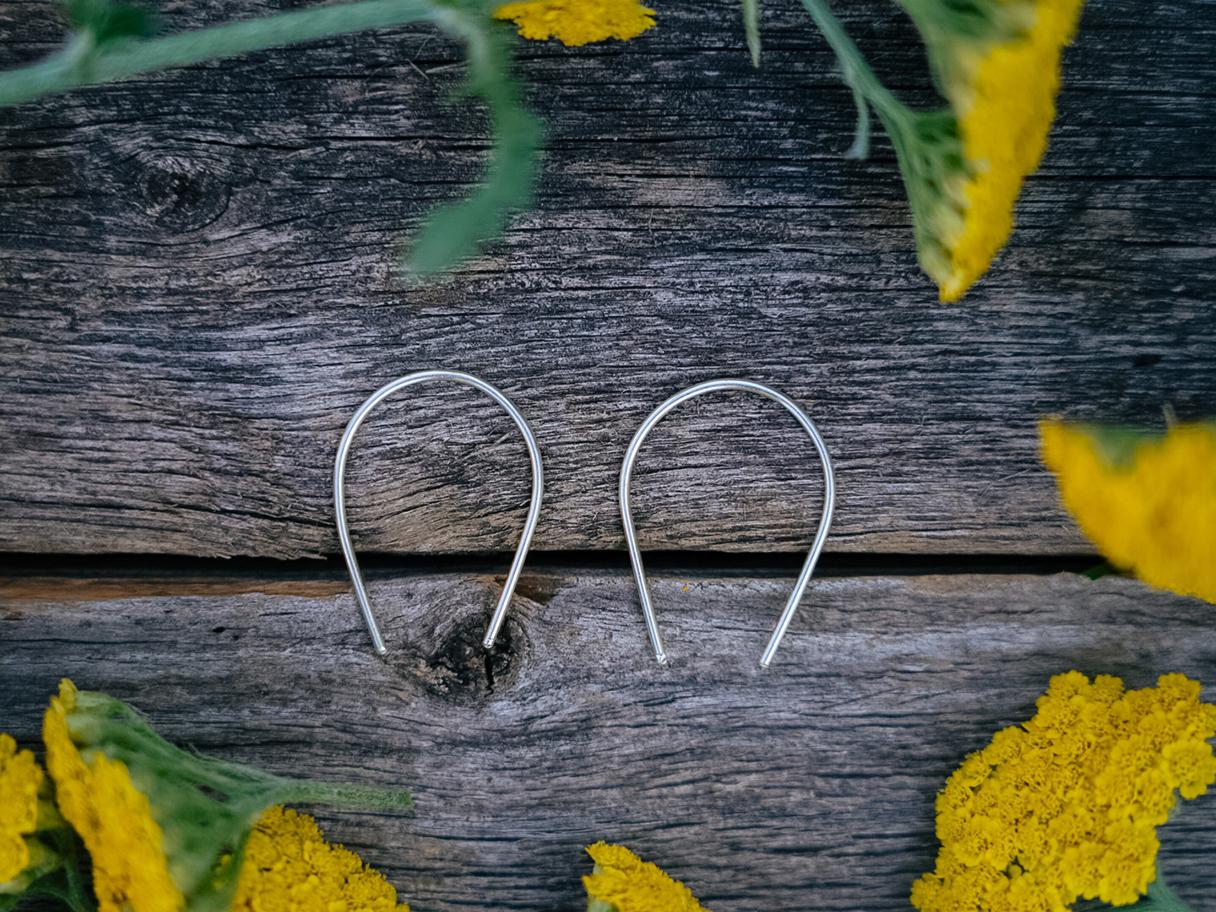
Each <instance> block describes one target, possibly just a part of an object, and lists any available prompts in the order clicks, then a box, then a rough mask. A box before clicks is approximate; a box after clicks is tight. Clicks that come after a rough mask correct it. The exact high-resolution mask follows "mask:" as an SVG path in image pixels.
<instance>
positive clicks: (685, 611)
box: [0, 569, 1216, 912]
mask: <svg viewBox="0 0 1216 912" xmlns="http://www.w3.org/2000/svg"><path fill="white" fill-rule="evenodd" d="M788 584H789V580H786V579H778V578H742V579H740V578H735V579H724V578H716V577H706V576H682V577H675V576H668V577H663V578H660V579H658V580H656V585H655V595H656V600H657V606H658V610H659V613H660V623H661V625H662V627H663V630H664V632H665V633H666V635H667V637H668V640H669V647H670V653H671V656H672V663H671V665H670V666H669V667H667V668H660V667H658V666H657V665H655V664H654V662H653V659H652V658H651V656H650V654H649V651H648V649H647V645H646V641H645V632H644V629H643V625H642V623H641V619H640V617H639V612H638V609H637V607H636V602H635V599H634V594H633V591H632V588H631V583H630V581H629V580H628V579H627V578H626V577H625V576H623V575H614V574H607V573H598V574H597V573H589V572H567V571H563V572H551V571H545V570H543V569H541V570H535V571H532V572H529V573H528V574H527V576H526V577H525V579H524V580H523V583H522V585H521V587H520V595H521V597H520V598H519V599H518V600H517V603H516V605H515V606H514V609H513V612H512V615H511V620H510V621H509V623H508V627H507V639H506V641H505V642H504V644H503V646H502V648H501V649H500V650H499V651H498V652H497V653H496V654H495V655H494V656H493V657H492V659H491V661H490V662H489V664H488V666H487V663H486V661H485V658H484V657H483V655H482V654H481V653H480V651H479V650H478V648H477V646H476V644H477V641H478V640H479V639H480V635H481V629H482V625H483V624H484V622H485V619H486V617H487V615H488V611H489V608H490V606H491V605H492V602H493V599H494V596H495V594H496V591H497V588H496V587H497V583H496V581H495V579H494V578H493V577H492V576H489V575H480V574H451V575H443V576H413V577H406V578H394V579H380V580H377V581H375V582H374V584H373V586H372V590H373V597H374V601H375V603H376V605H377V606H378V608H379V612H380V615H381V617H382V619H383V621H384V624H385V627H386V628H387V631H386V632H387V635H388V638H389V642H390V644H391V647H392V652H391V653H390V655H389V657H388V659H387V660H381V659H378V658H376V657H375V656H374V655H373V654H372V653H371V651H370V649H369V647H368V642H367V636H366V633H365V632H364V630H363V629H362V627H361V625H360V622H359V620H358V617H357V613H356V611H355V609H354V606H353V603H352V601H351V598H350V596H349V594H348V593H346V592H338V591H337V588H338V587H336V586H333V585H331V584H326V585H330V588H329V589H318V588H317V586H319V585H322V584H321V583H311V584H303V583H302V584H300V586H301V588H300V589H299V590H298V591H297V592H296V593H295V594H291V593H289V592H286V591H284V590H283V588H282V584H281V582H280V581H276V580H269V581H267V585H268V586H269V587H271V588H272V589H273V590H274V592H273V594H261V593H257V592H245V593H243V594H241V593H236V592H235V591H233V592H228V593H225V592H223V591H222V588H221V587H218V586H217V585H211V586H209V587H202V588H195V589H192V588H191V586H190V585H185V584H183V585H181V586H179V588H178V591H177V592H176V593H174V594H162V595H160V596H156V597H152V596H140V597H129V598H116V597H115V590H114V583H113V581H104V585H103V587H102V588H101V589H98V590H95V591H91V590H90V589H89V587H88V586H87V585H84V584H81V585H80V586H79V587H78V589H77V591H76V592H75V594H73V595H71V596H69V597H66V598H65V596H64V594H63V593H62V592H61V591H59V592H55V593H51V594H50V595H49V596H48V595H47V594H45V593H44V594H43V595H41V596H40V595H39V594H38V592H37V590H36V589H33V588H28V587H27V589H26V590H25V591H24V593H23V594H20V593H16V592H14V591H13V590H11V589H10V590H9V597H7V598H5V600H4V601H3V602H0V728H3V729H7V730H10V731H13V732H14V733H15V734H16V735H18V736H19V737H20V738H22V739H23V740H25V741H27V742H30V743H32V742H33V740H34V739H35V737H36V733H37V726H38V717H39V714H40V712H41V710H42V708H43V706H44V705H45V701H46V698H47V695H48V693H49V692H50V691H51V690H52V688H53V687H54V684H55V682H56V680H57V679H58V678H59V676H61V675H70V676H72V677H74V678H75V679H76V681H77V683H78V684H79V685H80V686H84V687H93V688H102V689H106V690H108V691H110V692H112V693H114V694H116V695H119V696H122V697H124V698H126V699H129V700H131V701H132V702H134V703H135V704H136V705H138V706H139V707H141V708H142V709H143V710H145V711H146V712H147V713H148V715H149V716H150V717H151V719H152V720H153V722H154V723H155V724H156V725H157V727H158V728H159V729H160V730H161V731H162V732H164V733H165V734H166V735H167V736H169V737H170V738H173V739H175V740H177V741H180V742H184V743H189V744H192V745H194V746H196V747H197V748H198V749H200V750H202V751H205V752H209V753H214V754H217V755H220V756H223V757H226V758H230V759H240V760H244V761H249V762H253V763H257V764H260V765H263V766H265V767H268V768H270V769H273V770H276V771H281V772H284V773H288V772H290V773H294V774H297V775H299V774H305V775H315V776H322V777H337V778H346V779H353V780H359V781H370V782H378V783H384V784H394V785H408V786H409V787H411V788H412V789H413V790H414V791H415V793H416V798H417V811H416V813H415V814H414V815H413V816H407V817H396V816H376V815H369V814H350V813H332V812H325V813H323V814H321V819H322V821H323V823H324V825H325V827H326V829H327V831H328V832H329V834H330V835H331V837H333V838H338V839H342V840H345V841H346V842H348V843H349V844H351V845H352V846H353V847H355V848H356V849H358V850H359V851H360V852H362V853H363V854H364V855H365V856H366V857H367V859H368V860H370V861H371V862H373V863H374V864H376V865H377V866H379V867H381V868H382V869H383V870H384V871H386V872H387V873H388V875H389V876H390V877H391V878H392V880H393V882H394V883H395V884H396V885H397V886H398V888H399V889H400V890H401V891H402V893H403V895H404V896H405V897H406V898H408V899H409V900H410V902H411V903H413V904H414V905H415V908H417V909H419V910H421V912H441V910H442V912H447V910H457V909H468V908H477V909H484V908H499V909H529V910H544V909H551V910H559V909H560V910H573V909H576V908H581V904H580V899H579V897H580V887H579V882H578V874H579V873H581V872H582V871H584V870H585V868H586V861H585V859H584V858H583V857H582V856H581V855H580V846H582V845H583V844H585V843H587V842H588V841H591V840H594V839H597V838H601V837H605V838H610V839H617V840H624V841H626V842H628V843H629V844H631V845H633V846H634V847H635V848H636V849H638V850H639V851H641V852H643V853H644V854H645V855H647V856H649V857H650V858H652V859H654V860H656V861H660V862H662V863H663V864H664V865H665V866H666V867H667V868H669V869H670V871H671V872H672V873H673V874H675V875H677V876H679V877H681V878H683V879H684V880H686V881H687V882H688V883H689V885H690V886H691V887H692V888H693V889H694V890H695V891H696V892H697V893H698V894H699V895H700V896H701V897H702V899H703V900H704V901H705V902H706V904H707V905H708V906H709V907H710V908H712V909H714V910H715V912H731V910H740V912H742V910H753V909H772V910H791V912H804V910H806V909H811V908H813V909H839V910H855V912H861V910H865V912H885V910H892V912H895V910H901V912H902V910H906V909H907V908H908V905H907V891H908V886H909V884H910V882H911V881H912V880H913V879H914V878H915V877H916V876H917V874H918V873H919V872H921V871H922V870H924V869H925V868H926V866H927V865H929V864H930V863H931V860H932V857H933V853H934V850H935V843H934V840H933V836H932V833H933V817H932V801H933V795H934V793H935V791H936V789H937V788H938V787H940V785H941V784H942V782H943V781H944V779H945V777H946V776H947V775H948V774H949V772H950V771H951V770H952V769H953V768H954V767H955V766H956V765H957V764H958V763H959V762H960V760H961V759H962V758H963V756H964V755H965V754H966V753H967V752H968V751H971V750H974V749H977V748H978V747H980V746H982V745H983V744H984V743H985V742H986V740H987V738H988V737H989V736H990V735H991V734H992V733H993V732H994V731H995V730H996V729H997V728H999V727H1001V726H1004V725H1007V724H1011V723H1014V722H1016V721H1018V720H1023V719H1026V718H1028V717H1029V715H1030V714H1031V713H1032V712H1033V702H1034V698H1035V697H1036V696H1037V695H1038V694H1039V693H1040V692H1041V691H1042V690H1043V689H1044V688H1045V686H1046V684H1047V681H1048V679H1049V677H1050V676H1051V675H1053V674H1055V673H1058V672H1062V671H1065V670H1067V669H1070V668H1078V669H1080V670H1082V671H1084V672H1086V673H1088V674H1096V673H1101V672H1106V673H1113V674H1118V675H1121V676H1123V677H1124V678H1125V680H1126V681H1127V682H1128V684H1129V685H1130V686H1146V685H1149V684H1152V683H1153V682H1154V681H1155V679H1156V677H1157V676H1158V675H1159V674H1160V673H1163V672H1167V671H1180V672H1185V673H1188V674H1190V675H1192V676H1197V677H1199V678H1201V679H1205V680H1206V681H1207V682H1208V683H1209V684H1211V683H1212V681H1213V680H1214V679H1216V637H1214V636H1213V635H1212V633H1211V606H1209V605H1204V604H1201V603H1199V602H1197V601H1193V600H1188V599H1182V598H1177V597H1173V596H1170V595H1167V594H1163V593H1160V592H1154V591H1151V590H1148V589H1146V588H1144V587H1142V586H1140V585H1139V584H1137V583H1135V582H1131V581H1128V580H1123V579H1117V578H1106V579H1103V580H1100V581H1097V582H1090V581H1088V580H1086V579H1084V578H1082V577H1078V576H1072V575H1068V576H1065V575H1058V576H1049V577H1041V576H1030V575H1023V576H976V575H970V576H955V577H939V576H926V577H870V578H861V579H830V580H823V581H820V582H818V583H816V584H815V585H814V586H813V587H812V591H811V593H810V596H809V599H808V601H807V604H806V605H805V607H804V610H803V612H802V614H801V616H800V618H799V619H798V620H797V621H796V623H795V625H794V627H793V629H792V631H791V634H790V636H789V638H788V639H787V641H786V643H785V644H784V646H783V649H782V652H781V653H780V654H779V655H778V658H777V661H776V663H775V664H774V666H773V667H772V668H771V669H770V670H768V671H767V672H762V671H760V670H759V669H758V668H757V667H756V659H757V658H758V656H759V653H760V651H761V648H762V647H763V644H764V641H765V639H766V637H767V634H768V629H769V626H770V624H771V623H772V622H773V621H774V620H775V618H776V615H777V612H778V610H779V606H780V604H781V603H782V601H783V599H784V595H785V591H786V586H787V585H788ZM246 588H247V586H246ZM98 598H100V599H102V600H101V601H97V600H96V599H98ZM487 667H489V668H490V669H491V670H492V672H493V686H492V688H491V686H490V684H489V681H488V680H487ZM1213 696H1216V694H1214V693H1213V691H1212V690H1211V689H1210V688H1209V689H1208V691H1207V698H1208V699H1212V698H1213ZM1212 801H1213V798H1212V796H1210V795H1209V796H1206V797H1205V798H1202V799H1199V800H1198V801H1196V802H1194V803H1191V804H1187V805H1186V806H1184V807H1183V808H1182V809H1181V811H1180V812H1178V815H1177V819H1176V820H1175V821H1174V822H1173V823H1171V824H1170V825H1169V826H1168V827H1166V828H1165V830H1163V835H1164V836H1165V837H1166V839H1165V847H1164V849H1163V856H1162V859H1163V864H1164V868H1165V870H1166V872H1167V874H1168V876H1169V878H1170V881H1171V883H1172V884H1173V885H1174V886H1175V888H1176V889H1177V890H1178V892H1179V893H1180V894H1181V895H1182V896H1183V897H1184V898H1186V899H1187V900H1189V901H1190V902H1191V903H1192V905H1193V908H1195V909H1196V910H1199V909H1210V908H1212V907H1213V905H1214V904H1216V882H1214V881H1213V880H1212V878H1211V876H1210V871H1211V860H1212V858H1213V853H1216V825H1214V824H1213V816H1212V813H1211V811H1212Z"/></svg>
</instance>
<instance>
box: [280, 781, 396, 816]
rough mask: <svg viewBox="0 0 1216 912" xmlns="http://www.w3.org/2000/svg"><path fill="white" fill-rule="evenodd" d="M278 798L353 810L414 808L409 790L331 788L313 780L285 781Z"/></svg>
mask: <svg viewBox="0 0 1216 912" xmlns="http://www.w3.org/2000/svg"><path fill="white" fill-rule="evenodd" d="M275 798H276V801H277V802H278V803H280V804H324V805H330V806H333V807H342V808H350V809H352V810H373V811H376V810H379V811H386V810H398V811H405V810H409V809H410V808H411V807H413V806H414V801H413V799H412V798H410V794H409V792H407V791H405V789H389V788H376V787H374V786H361V785H331V784H329V783H328V782H316V781H313V780H309V779H301V780H294V779H293V780H288V781H286V782H284V783H283V787H282V791H280V792H279V793H278V794H277V795H276V796H275Z"/></svg>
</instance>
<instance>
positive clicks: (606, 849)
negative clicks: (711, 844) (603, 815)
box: [583, 842, 706, 912]
mask: <svg viewBox="0 0 1216 912" xmlns="http://www.w3.org/2000/svg"><path fill="white" fill-rule="evenodd" d="M587 854H588V855H590V856H591V859H592V860H593V861H594V862H595V868H594V870H592V872H591V874H589V875H587V876H585V877H584V878H583V886H584V887H586V889H587V912H706V910H705V908H704V907H703V906H702V905H701V904H700V903H699V902H697V900H696V898H695V897H693V895H692V891H690V890H689V889H688V887H686V886H684V884H682V883H680V882H679V881H678V880H673V879H672V878H671V877H669V876H668V875H667V874H666V873H664V871H663V870H662V869H661V868H659V867H658V866H657V865H653V864H651V863H650V862H647V861H642V859H640V858H638V856H637V855H635V854H633V852H631V851H629V849H627V848H625V847H624V846H620V845H609V844H608V843H605V842H597V843H596V844H595V845H592V846H588V847H587Z"/></svg>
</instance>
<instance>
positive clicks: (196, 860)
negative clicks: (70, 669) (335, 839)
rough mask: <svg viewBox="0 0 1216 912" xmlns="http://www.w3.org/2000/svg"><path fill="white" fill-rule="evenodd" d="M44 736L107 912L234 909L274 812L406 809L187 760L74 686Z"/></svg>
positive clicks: (112, 703) (400, 803)
mask: <svg viewBox="0 0 1216 912" xmlns="http://www.w3.org/2000/svg"><path fill="white" fill-rule="evenodd" d="M43 740H44V741H45V743H46V750H47V769H48V771H49V772H50V774H51V778H52V779H53V780H54V782H55V789H56V796H57V798H58V801H59V805H60V808H61V810H62V813H63V816H64V817H65V818H66V819H67V821H68V822H69V823H71V824H72V826H73V827H74V828H75V830H76V832H77V833H78V834H79V835H80V838H81V841H82V842H83V843H84V844H85V847H86V848H87V849H88V851H89V854H90V856H91V858H92V864H93V883H94V889H95V892H96V894H97V901H98V906H99V910H100V912H180V910H189V912H227V910H228V908H229V906H230V904H231V899H232V895H233V893H234V891H235V889H236V886H237V880H238V875H239V873H240V859H241V856H242V852H243V851H244V848H245V844H246V841H247V840H248V839H249V836H250V831H251V830H252V829H253V827H254V825H255V824H256V823H257V821H258V820H259V818H260V817H261V816H262V814H263V812H264V811H265V810H266V809H267V808H268V807H271V806H272V805H276V804H281V803H284V802H287V801H304V802H312V803H326V804H340V805H346V806H349V807H369V808H404V807H408V806H409V796H408V795H406V794H405V793H404V792H401V791H396V790H392V791H389V790H383V789H374V788H361V787H357V786H350V787H346V786H335V785H329V784H327V783H318V782H304V781H298V780H289V779H283V778H280V777H278V776H274V775H271V774H270V773H266V772H263V771H261V770H257V769H253V768H251V767H247V766H241V765H239V764H235V763H225V762H222V761H219V760H214V759H210V758H207V757H202V756H199V755H197V754H193V753H189V752H187V751H184V750H181V749H180V748H177V747H174V746H173V745H172V744H170V743H169V742H167V741H165V740H164V739H163V738H161V737H160V735H158V734H157V733H156V732H155V731H154V730H153V729H152V727H151V726H150V725H148V723H147V722H146V721H144V719H143V718H142V717H141V716H140V715H139V714H138V713H136V712H135V710H133V709H132V708H131V707H129V706H127V705H126V704H125V703H122V702H121V701H119V700H115V699H114V698H113V697H110V696H107V695H106V694H103V693H96V692H90V691H77V689H76V687H75V686H74V685H73V684H72V682H71V681H67V680H64V681H62V682H61V683H60V687H59V695H58V696H57V697H54V698H52V699H51V704H50V707H49V708H48V709H47V712H46V717H45V720H44V722H43ZM330 912H341V910H338V909H334V910H330ZM352 912H354V910H352Z"/></svg>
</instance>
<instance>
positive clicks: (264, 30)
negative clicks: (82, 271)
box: [0, 0, 441, 106]
mask: <svg viewBox="0 0 1216 912" xmlns="http://www.w3.org/2000/svg"><path fill="white" fill-rule="evenodd" d="M440 9H441V7H439V6H438V5H437V4H436V3H435V2H434V0H360V2H357V3H344V4H339V5H333V6H320V7H314V8H312V9H306V10H297V11H293V12H289V13H277V14H275V15H272V16H266V17H264V18H260V19H249V20H245V21H243V22H231V23H228V24H226V25H217V26H213V27H211V28H204V29H198V30H196V31H191V32H179V33H178V34H175V35H167V36H165V37H163V38H149V39H144V40H140V39H130V40H126V41H116V42H114V44H113V46H104V47H100V48H99V47H97V46H96V44H95V42H94V41H93V37H92V35H91V34H90V33H87V32H82V33H79V34H77V35H75V36H74V37H73V39H72V40H71V42H70V43H69V44H68V46H67V47H66V48H64V50H62V51H60V52H59V53H57V54H53V55H51V56H50V57H48V58H46V59H45V60H43V61H40V62H39V63H35V64H33V65H31V66H27V67H22V68H20V69H16V70H11V71H9V72H7V73H3V74H0V106H5V105H16V104H22V103H23V102H27V101H32V100H33V99H35V98H40V97H42V96H43V95H50V94H52V93H55V92H64V91H67V90H68V89H74V88H78V87H80V86H85V85H93V84H96V83H101V82H111V81H113V80H116V79H125V78H126V77H128V76H136V75H138V74H140V73H147V72H150V71H152V70H159V69H164V68H166V67H179V66H189V65H191V64H195V63H202V62H203V61H206V60H215V59H219V58H223V57H234V56H236V55H238V54H246V53H248V52H250V51H259V50H263V49H265V48H271V47H281V46H283V45H289V44H300V43H301V42H305V41H315V40H317V39H319V38H327V37H329V36H331V35H346V34H350V33H352V32H361V31H365V30H367V29H377V28H387V27H389V26H393V25H401V24H404V23H407V22H420V21H426V20H431V19H434V18H435V17H436V15H437V13H438V12H439V10H440Z"/></svg>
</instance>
